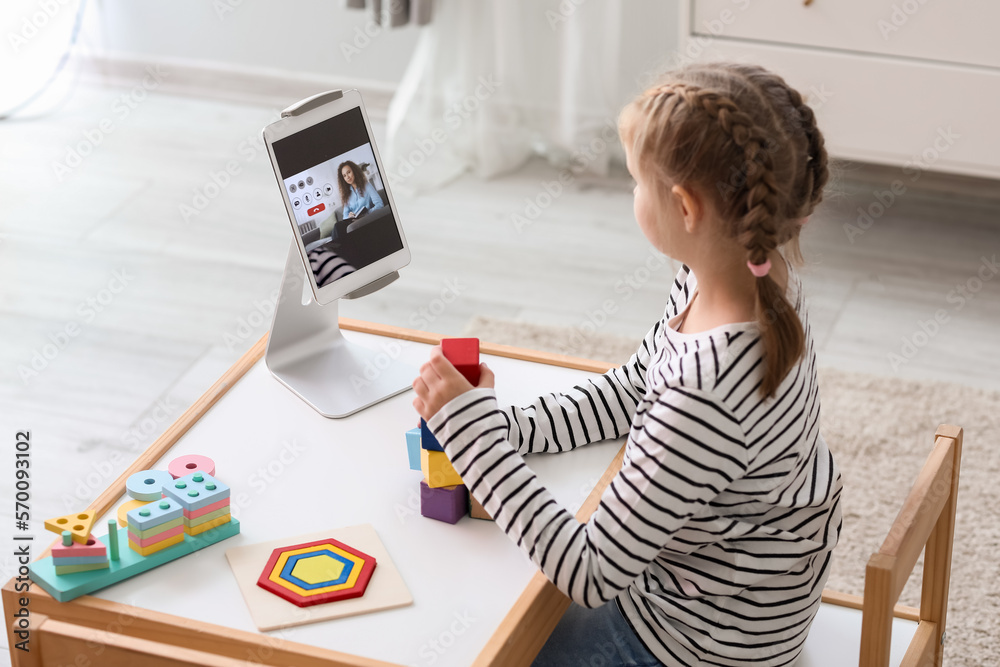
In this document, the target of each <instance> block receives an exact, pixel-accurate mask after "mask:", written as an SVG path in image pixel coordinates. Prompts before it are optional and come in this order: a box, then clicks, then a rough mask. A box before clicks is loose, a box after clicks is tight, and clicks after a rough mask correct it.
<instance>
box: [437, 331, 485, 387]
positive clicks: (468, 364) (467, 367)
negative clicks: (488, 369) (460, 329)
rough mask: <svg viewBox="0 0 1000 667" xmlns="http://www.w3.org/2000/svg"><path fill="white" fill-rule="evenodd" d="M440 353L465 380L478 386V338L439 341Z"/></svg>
mask: <svg viewBox="0 0 1000 667" xmlns="http://www.w3.org/2000/svg"><path fill="white" fill-rule="evenodd" d="M441 351H442V352H444V356H445V359H447V360H448V361H450V362H451V363H452V365H453V366H454V367H455V368H457V369H458V372H459V373H461V374H462V375H463V376H465V379H466V380H468V381H469V382H471V383H472V384H473V385H478V384H479V339H478V338H445V339H444V340H442V341H441Z"/></svg>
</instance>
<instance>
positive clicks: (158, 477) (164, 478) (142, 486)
mask: <svg viewBox="0 0 1000 667" xmlns="http://www.w3.org/2000/svg"><path fill="white" fill-rule="evenodd" d="M173 479H174V478H173V477H171V476H170V473H169V472H166V471H165V470H140V471H139V472H137V473H135V474H133V475H130V476H129V478H128V479H127V480H125V492H126V493H127V494H128V495H129V496H130V497H131V498H134V499H135V500H142V501H145V502H153V501H154V500H159V499H160V497H161V496H162V495H163V493H162V489H163V485H164V484H167V483H168V482H171V481H173Z"/></svg>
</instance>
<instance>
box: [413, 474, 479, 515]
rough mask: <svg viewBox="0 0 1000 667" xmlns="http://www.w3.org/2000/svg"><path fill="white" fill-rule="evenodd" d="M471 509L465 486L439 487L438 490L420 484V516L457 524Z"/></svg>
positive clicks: (425, 483)
mask: <svg viewBox="0 0 1000 667" xmlns="http://www.w3.org/2000/svg"><path fill="white" fill-rule="evenodd" d="M468 509H469V490H468V489H466V488H465V485H464V484H459V485H458V486H439V487H437V488H436V489H435V488H431V487H429V486H427V482H424V481H421V482H420V514H421V515H422V516H425V517H427V518H429V519H437V520H438V521H444V522H446V523H455V522H457V521H458V520H459V519H461V518H462V517H463V516H465V514H466V512H467V511H468Z"/></svg>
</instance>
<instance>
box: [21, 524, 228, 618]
mask: <svg viewBox="0 0 1000 667" xmlns="http://www.w3.org/2000/svg"><path fill="white" fill-rule="evenodd" d="M239 532H240V524H239V522H238V521H237V520H236V519H233V520H232V521H230V522H228V523H226V524H225V525H223V526H219V527H218V528H217V529H215V530H211V531H208V532H206V533H203V534H201V535H197V536H194V537H192V536H186V537H185V536H181V539H182V540H183V542H178V543H177V544H174V545H172V546H170V547H166V548H164V549H162V550H161V551H158V552H155V553H151V554H149V555H147V556H143V555H142V554H139V553H136V552H135V551H133V550H131V549H121V550H120V554H119V559H118V560H112V561H110V563H109V567H107V568H104V569H101V570H95V571H90V572H79V573H75V574H70V575H58V574H57V573H56V571H55V565H54V564H53V562H52V557H47V558H41V559H39V560H36V561H34V562H32V563H31V564H29V565H28V572H29V574H30V576H31V580H32V581H34V582H35V583H36V584H38V585H39V586H41V587H42V588H43V589H44V590H45V591H46V592H47V593H48V594H49V595H51V596H52V597H54V598H55V599H56V600H59V601H60V602H66V601H68V600H73V599H75V598H78V597H80V596H81V595H86V594H87V593H93V592H94V591H99V590H101V589H102V588H105V587H107V586H110V585H111V584H116V583H118V582H119V581H125V580H126V579H129V578H131V577H133V576H135V575H137V574H140V573H142V572H146V571H148V570H152V569H153V568H154V567H158V566H160V565H163V564H164V563H169V562H170V561H172V560H176V559H178V558H181V557H182V556H186V555H188V554H190V553H193V552H195V551H198V550H199V549H204V548H205V547H208V546H211V545H213V544H215V543H217V542H221V541H222V540H225V539H227V538H230V537H232V536H233V535H237V534H239ZM127 533H128V529H127V528H118V529H117V534H116V536H115V538H116V539H117V540H118V542H119V543H120V542H123V541H125V540H127V539H128V534H127ZM110 540H111V538H110V537H108V536H107V535H105V536H103V537H101V538H99V539H98V540H97V541H100V542H103V546H104V548H105V549H106V548H107V547H108V544H109V542H110ZM54 550H55V548H53V551H54Z"/></svg>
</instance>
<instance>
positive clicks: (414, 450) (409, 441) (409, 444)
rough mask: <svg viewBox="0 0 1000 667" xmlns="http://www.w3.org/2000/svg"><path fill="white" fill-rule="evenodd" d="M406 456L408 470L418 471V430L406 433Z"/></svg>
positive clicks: (414, 429)
mask: <svg viewBox="0 0 1000 667" xmlns="http://www.w3.org/2000/svg"><path fill="white" fill-rule="evenodd" d="M406 454H407V456H409V458H410V470H420V429H419V428H413V429H410V430H409V431H407V432H406Z"/></svg>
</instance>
